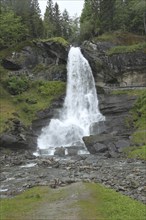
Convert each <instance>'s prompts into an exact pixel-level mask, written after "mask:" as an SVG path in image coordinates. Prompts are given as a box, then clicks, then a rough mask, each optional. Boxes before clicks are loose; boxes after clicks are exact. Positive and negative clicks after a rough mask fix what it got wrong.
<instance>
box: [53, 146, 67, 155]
mask: <svg viewBox="0 0 146 220" xmlns="http://www.w3.org/2000/svg"><path fill="white" fill-rule="evenodd" d="M54 155H56V156H59V157H64V156H65V148H64V147H56V148H55V152H54Z"/></svg>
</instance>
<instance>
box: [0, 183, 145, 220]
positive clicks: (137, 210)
mask: <svg viewBox="0 0 146 220" xmlns="http://www.w3.org/2000/svg"><path fill="white" fill-rule="evenodd" d="M0 202H1V205H0V211H1V212H0V218H1V219H2V220H8V219H9V220H14V219H15V220H20V219H21V220H30V219H31V220H34V219H35V220H38V219H39V220H44V219H47V220H65V219H66V220H123V219H125V220H144V219H145V218H146V206H145V205H144V204H142V203H140V202H138V201H135V200H133V199H131V198H129V197H127V196H124V195H121V194H120V193H117V192H115V191H114V190H111V189H107V188H105V187H103V186H101V185H99V184H95V183H76V184H72V185H70V186H66V187H64V188H59V189H50V188H49V187H35V188H32V189H29V190H27V191H26V192H24V193H22V194H20V195H18V196H16V197H15V198H10V199H1V200H0Z"/></svg>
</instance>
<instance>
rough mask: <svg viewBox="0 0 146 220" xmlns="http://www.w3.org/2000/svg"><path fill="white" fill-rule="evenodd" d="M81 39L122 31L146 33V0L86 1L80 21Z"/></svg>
mask: <svg viewBox="0 0 146 220" xmlns="http://www.w3.org/2000/svg"><path fill="white" fill-rule="evenodd" d="M80 25H81V39H82V40H84V39H88V38H90V37H92V36H96V35H98V34H101V33H104V32H108V31H114V30H121V31H129V32H134V33H138V34H144V33H146V1H145V0H85V3H84V8H83V11H82V14H81V19H80Z"/></svg>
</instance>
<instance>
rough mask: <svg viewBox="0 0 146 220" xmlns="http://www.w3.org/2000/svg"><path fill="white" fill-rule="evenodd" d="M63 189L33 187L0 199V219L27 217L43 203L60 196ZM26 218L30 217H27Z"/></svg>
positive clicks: (16, 219) (50, 201) (11, 219)
mask: <svg viewBox="0 0 146 220" xmlns="http://www.w3.org/2000/svg"><path fill="white" fill-rule="evenodd" d="M63 194H64V193H63V191H62V190H59V192H58V191H53V190H51V189H50V188H49V187H34V188H32V189H29V190H27V191H25V192H24V193H22V194H20V195H18V196H16V197H15V198H11V199H0V219H2V220H14V219H15V220H20V219H27V215H30V216H31V213H34V210H37V209H39V207H40V206H41V205H42V204H43V203H44V202H45V203H52V202H54V201H56V200H59V199H61V198H62V195H63ZM28 219H30V218H29V217H28Z"/></svg>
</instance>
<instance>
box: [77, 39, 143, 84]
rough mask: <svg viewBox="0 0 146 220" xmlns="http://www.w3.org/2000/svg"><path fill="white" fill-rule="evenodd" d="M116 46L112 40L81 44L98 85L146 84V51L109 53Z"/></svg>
mask: <svg viewBox="0 0 146 220" xmlns="http://www.w3.org/2000/svg"><path fill="white" fill-rule="evenodd" d="M114 46H116V45H115V44H113V43H111V42H96V43H95V42H89V41H85V42H84V43H83V44H82V45H81V49H82V53H83V54H84V56H85V57H86V59H87V60H88V61H89V63H90V65H91V68H92V71H93V74H94V77H95V79H96V81H97V83H98V85H100V84H106V85H111V84H117V85H121V86H126V85H138V86H146V74H145V69H146V60H145V53H144V52H141V51H137V52H134V53H132V52H131V53H119V54H112V55H108V53H107V52H108V50H109V49H111V48H112V47H114Z"/></svg>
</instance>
